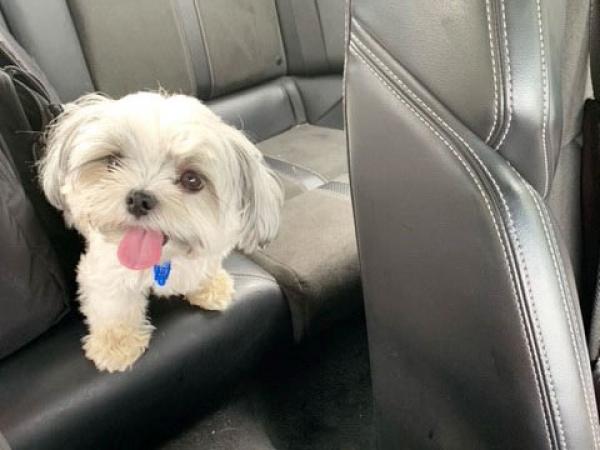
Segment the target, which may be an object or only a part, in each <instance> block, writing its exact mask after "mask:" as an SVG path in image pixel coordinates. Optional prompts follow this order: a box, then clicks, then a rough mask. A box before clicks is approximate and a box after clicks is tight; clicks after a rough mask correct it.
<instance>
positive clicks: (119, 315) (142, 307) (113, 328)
mask: <svg viewBox="0 0 600 450" xmlns="http://www.w3.org/2000/svg"><path fill="white" fill-rule="evenodd" d="M80 275H81V272H80ZM79 278H80V296H79V300H80V302H81V312H82V313H83V314H84V315H85V317H86V322H87V324H88V330H89V334H88V335H87V336H85V337H84V338H83V340H82V342H83V350H84V352H85V356H86V357H87V358H88V359H90V360H92V361H93V362H94V364H96V367H97V368H98V369H99V370H106V371H108V372H122V371H125V370H127V369H129V368H130V367H131V366H132V365H133V363H134V362H135V361H136V360H137V359H138V358H139V357H140V356H141V355H142V354H143V353H144V351H145V350H146V349H147V348H148V343H149V342H150V336H151V335H152V330H153V329H154V327H153V326H152V325H151V324H150V323H149V322H148V319H147V318H146V306H147V303H148V300H147V298H146V296H145V295H144V294H143V293H141V292H139V291H135V290H133V289H127V288H124V287H122V286H120V285H119V284H118V283H113V284H112V285H110V286H107V285H106V283H105V285H104V286H103V289H101V288H100V287H99V286H94V284H95V283H93V281H94V280H89V279H88V280H85V279H83V278H85V277H81V276H80V277H79ZM86 281H87V282H88V283H86ZM90 281H92V283H90Z"/></svg>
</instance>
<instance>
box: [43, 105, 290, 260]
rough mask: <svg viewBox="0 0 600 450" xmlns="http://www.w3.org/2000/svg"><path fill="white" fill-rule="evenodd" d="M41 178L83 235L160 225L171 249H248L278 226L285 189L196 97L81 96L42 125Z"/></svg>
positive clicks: (113, 235)
mask: <svg viewBox="0 0 600 450" xmlns="http://www.w3.org/2000/svg"><path fill="white" fill-rule="evenodd" d="M40 176H41V181H42V186H43V189H44V192H45V193H46V196H47V197H48V199H49V201H50V202H51V203H52V204H53V205H54V206H56V207H57V208H59V209H62V210H63V211H64V213H65V216H66V218H67V221H68V222H70V223H71V224H72V225H74V226H75V227H76V228H77V229H79V230H80V232H81V233H82V234H83V235H84V236H86V237H88V236H89V234H90V233H91V232H99V233H100V234H101V235H102V236H103V237H104V238H105V239H106V240H108V241H110V242H115V243H116V242H119V240H120V239H121V238H122V237H123V235H124V233H126V232H127V230H130V229H132V228H136V229H146V230H152V231H158V232H160V233H162V235H163V237H164V242H165V243H167V242H168V248H169V249H170V252H175V253H190V252H196V251H201V252H206V253H209V254H215V253H218V252H223V251H224V250H226V249H228V248H231V247H233V246H236V245H237V246H238V247H239V248H240V249H242V250H244V251H247V252H252V251H253V250H254V249H256V247H257V246H260V245H263V244H265V243H266V242H268V241H270V240H271V239H272V238H273V237H274V236H275V234H276V232H277V229H278V226H279V210H280V206H281V203H282V191H281V187H280V185H279V183H278V181H277V179H276V178H275V176H274V175H273V173H272V172H271V171H270V170H269V169H268V168H267V167H265V165H264V164H263V161H262V156H261V154H260V152H259V151H258V150H257V149H256V148H255V147H254V145H252V144H251V143H250V142H249V141H248V140H247V139H246V137H244V136H243V134H242V133H240V132H239V131H237V130H235V129H233V128H231V127H230V126H228V125H226V124H225V123H223V122H222V121H221V120H220V119H219V118H218V117H217V116H216V115H215V114H213V113H212V112H211V111H210V110H209V109H208V108H207V107H205V106H204V105H202V104H201V103H200V102H199V101H198V100H196V99H194V98H191V97H187V96H182V95H176V96H164V95H161V94H158V93H137V94H132V95H129V96H126V97H123V98H122V99H120V100H111V99H108V98H105V97H102V96H99V95H87V96H85V97H82V98H81V99H79V100H78V101H76V102H74V103H71V104H68V105H67V106H66V108H65V112H64V113H63V114H61V116H59V117H58V119H57V120H56V122H55V124H54V125H53V126H52V127H51V128H50V130H49V132H48V139H47V148H46V153H45V156H44V158H43V159H42V161H41V163H40Z"/></svg>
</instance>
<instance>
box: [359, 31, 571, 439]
mask: <svg viewBox="0 0 600 450" xmlns="http://www.w3.org/2000/svg"><path fill="white" fill-rule="evenodd" d="M353 37H354V38H356V35H353ZM357 40H358V39H357ZM363 45H364V44H363ZM350 51H351V52H352V53H353V54H354V55H355V56H357V57H358V58H359V59H360V60H361V61H362V62H363V63H364V64H365V65H366V67H367V68H368V69H369V71H371V73H372V74H373V75H374V76H375V77H376V78H377V79H378V80H379V81H380V82H381V83H383V84H384V85H385V86H386V87H387V88H388V90H389V91H390V92H391V93H392V95H394V97H396V98H397V99H398V100H400V102H402V103H403V104H404V105H405V106H406V107H407V108H408V109H410V110H411V111H412V112H413V114H415V115H416V116H417V118H418V119H419V120H420V121H421V122H423V123H424V124H425V125H426V126H427V127H428V128H429V129H430V130H431V131H432V132H433V133H434V134H435V135H436V136H437V137H438V138H439V139H440V140H441V141H442V142H443V143H444V144H445V145H446V147H448V149H450V151H451V152H452V153H453V154H454V155H455V157H457V159H458V160H459V161H460V162H461V164H462V165H463V166H464V167H465V168H466V170H467V171H468V172H469V175H470V176H471V178H472V179H473V181H474V183H475V184H476V185H477V187H478V189H479V192H480V193H481V195H482V197H483V199H484V202H485V203H486V206H487V208H488V211H489V213H490V217H491V218H492V221H493V223H494V226H495V227H496V233H497V235H498V238H499V240H500V243H501V245H502V248H503V252H504V260H505V263H506V265H507V272H508V273H509V276H510V278H511V281H512V283H513V286H512V291H513V299H514V300H515V302H516V304H517V307H518V308H517V309H518V311H519V316H520V322H521V323H520V325H521V331H522V333H523V334H524V335H525V336H527V333H526V331H525V324H524V318H523V311H522V306H521V304H520V303H519V301H518V296H517V293H516V288H515V284H516V282H515V280H514V277H513V274H512V271H511V269H510V264H509V262H508V255H507V251H506V247H505V244H504V242H503V240H502V237H501V235H500V231H499V229H498V225H497V222H496V219H495V217H494V214H493V211H492V209H491V206H490V204H489V200H488V198H487V196H486V195H485V193H484V191H483V190H482V187H481V184H480V183H479V181H478V180H477V179H476V178H475V176H474V174H473V172H472V171H471V169H470V167H469V166H468V165H467V164H466V162H465V161H464V159H463V158H462V156H460V154H459V153H458V152H457V151H456V150H455V149H454V147H452V145H451V144H450V143H449V142H448V141H447V140H446V139H445V138H444V137H443V136H442V135H441V134H439V133H438V132H437V131H436V130H435V129H434V128H433V127H432V126H431V125H430V124H429V122H427V121H426V119H425V118H424V117H423V116H422V115H421V114H419V112H417V111H416V110H415V109H414V108H413V107H412V106H410V105H409V104H408V103H407V102H406V101H405V100H404V99H403V98H402V97H400V96H399V95H398V94H397V93H396V92H395V91H394V88H393V87H392V86H391V85H390V84H389V83H387V82H386V81H385V80H384V79H383V78H381V77H380V76H379V75H378V74H377V73H376V71H375V70H374V69H373V68H372V66H371V63H369V62H368V61H367V60H366V59H364V58H363V57H362V56H361V55H360V54H359V53H358V52H357V51H356V50H355V49H354V48H350ZM367 51H368V50H367ZM373 56H374V55H373ZM375 58H376V59H377V60H378V61H379V62H380V64H382V65H383V70H385V71H386V72H387V73H388V74H390V76H392V78H394V79H395V80H396V82H398V83H399V84H400V85H402V86H403V87H404V89H406V90H407V92H408V94H409V95H410V96H411V97H412V98H413V99H415V100H416V101H417V102H418V103H419V104H420V105H422V106H423V107H424V108H425V109H426V110H427V111H429V112H430V113H431V114H432V115H433V116H434V117H436V118H437V119H438V121H439V122H440V125H442V126H443V127H444V128H445V129H446V130H447V131H449V132H450V133H451V134H452V135H454V136H455V137H456V138H457V139H458V140H459V141H460V142H461V143H462V144H463V145H464V146H465V147H466V148H467V149H468V150H469V152H470V153H471V155H472V156H473V157H474V158H475V159H476V160H477V161H478V163H479V164H480V166H481V167H482V169H483V170H484V171H485V173H486V174H487V176H488V177H489V179H490V180H491V181H492V183H493V184H494V186H495V188H496V191H497V192H498V194H499V196H500V198H501V200H502V203H503V206H504V209H505V211H506V213H507V217H508V221H509V230H510V232H511V235H512V237H513V239H514V241H515V244H516V246H517V249H518V253H519V259H520V262H521V266H522V267H523V269H524V274H525V281H526V284H527V288H528V294H529V299H530V304H531V306H532V312H533V319H534V328H535V334H536V336H537V340H538V342H539V344H540V349H541V351H542V355H541V356H542V369H543V371H544V374H545V376H546V379H547V382H548V387H549V388H550V392H549V393H550V401H551V405H552V408H553V409H554V414H555V417H556V422H557V427H558V431H559V439H560V442H561V444H562V446H563V447H565V448H566V442H565V437H564V430H563V428H562V421H561V416H560V410H559V408H558V403H557V401H556V392H555V389H554V383H553V381H552V375H551V373H550V371H549V369H548V358H547V356H546V349H545V345H544V342H543V339H542V336H541V332H540V326H539V321H538V318H537V312H536V310H535V304H534V303H533V302H532V300H533V296H532V292H531V286H530V282H529V275H528V272H527V268H526V266H525V264H524V258H523V252H522V248H521V245H520V241H519V239H518V236H517V235H516V229H515V227H514V222H513V220H512V215H511V213H510V209H509V208H508V205H507V203H506V199H505V198H504V196H503V194H502V192H501V190H500V188H499V186H498V184H497V182H496V180H495V179H494V177H493V176H492V175H491V173H490V172H489V170H488V169H487V167H486V166H485V165H484V164H483V162H482V161H481V160H480V159H479V157H478V156H477V154H476V153H475V152H474V151H473V149H472V148H471V147H470V146H469V144H468V143H467V142H466V141H465V140H464V139H463V138H462V137H461V136H460V135H458V133H456V131H454V129H452V128H451V127H450V126H449V125H448V124H447V123H446V122H445V121H444V120H443V119H441V118H440V117H439V116H438V115H437V114H436V113H435V112H433V111H432V110H431V108H429V107H428V106H427V105H426V104H425V103H424V102H423V100H421V99H420V98H419V97H418V96H417V95H416V94H415V93H414V92H412V91H411V90H410V89H409V88H408V87H407V86H406V85H405V84H404V83H403V82H402V81H401V80H400V79H399V78H398V77H396V76H395V75H394V74H393V72H391V70H390V69H389V68H387V66H385V65H384V64H383V63H382V62H381V60H379V59H378V58H377V57H375ZM526 341H527V347H528V353H529V358H530V361H531V363H532V368H533V374H534V377H535V378H536V382H537V383H538V385H539V383H540V380H539V379H538V376H537V373H536V371H535V364H534V360H533V355H532V350H534V351H535V349H532V348H531V344H530V343H529V340H528V339H526ZM537 395H538V399H539V401H540V405H541V408H542V411H543V417H544V423H545V425H546V437H547V439H548V443H549V446H550V447H552V444H551V439H550V434H549V424H548V420H547V417H546V414H545V408H544V405H543V401H542V397H541V393H540V391H539V389H538V391H537Z"/></svg>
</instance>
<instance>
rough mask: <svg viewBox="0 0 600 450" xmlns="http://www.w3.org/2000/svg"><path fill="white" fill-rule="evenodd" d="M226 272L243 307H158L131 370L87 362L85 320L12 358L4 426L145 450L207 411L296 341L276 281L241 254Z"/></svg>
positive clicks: (30, 435)
mask: <svg viewBox="0 0 600 450" xmlns="http://www.w3.org/2000/svg"><path fill="white" fill-rule="evenodd" d="M226 268H227V269H228V270H229V271H230V273H232V274H233V275H234V279H235V288H236V299H237V302H236V303H234V304H233V306H232V307H231V308H230V309H229V310H227V312H225V313H223V314H220V313H212V312H205V311H201V310H199V309H197V308H194V307H192V306H189V305H187V304H186V303H184V302H183V301H181V300H176V299H173V300H166V299H154V300H153V301H152V302H151V308H150V315H151V317H152V323H153V324H154V325H155V326H156V330H155V331H154V335H153V337H152V341H151V345H150V348H149V350H148V351H147V352H146V354H145V355H144V356H143V357H142V358H141V359H140V360H139V361H138V363H136V365H135V366H134V368H133V369H132V370H131V371H129V372H126V373H124V374H107V373H104V372H98V371H97V370H96V369H95V368H94V366H93V364H92V363H91V362H90V361H88V360H87V359H85V357H84V356H83V353H82V351H81V344H80V342H79V341H80V338H81V337H82V336H83V334H84V332H85V329H84V326H83V323H82V320H81V318H80V317H79V316H78V315H75V314H71V315H70V317H69V318H67V319H65V320H64V323H62V324H61V326H60V327H58V328H55V329H54V330H51V331H50V332H49V333H47V334H46V335H44V336H42V337H41V338H40V339H38V340H37V341H35V342H34V343H32V344H30V345H29V346H28V347H26V348H24V349H23V350H22V351H20V352H18V353H17V354H15V355H14V356H13V357H11V358H9V359H7V360H5V361H3V362H2V364H0V405H3V406H2V408H0V430H2V433H3V434H4V435H5V437H6V439H7V440H8V442H9V444H10V445H11V447H12V448H13V449H15V450H26V449H40V448H43V449H61V450H64V449H70V448H73V449H82V448H85V449H94V448H98V449H106V448H140V446H141V444H142V443H144V441H145V440H149V439H151V438H152V437H153V434H155V433H159V432H161V431H162V432H164V431H165V430H168V429H169V428H170V427H173V426H174V425H175V424H177V422H178V421H180V420H181V419H182V418H184V417H186V416H189V415H190V414H191V412H192V411H193V410H194V409H198V408H201V407H203V406H204V405H206V404H207V403H208V402H209V401H210V400H211V399H213V398H214V396H215V394H217V393H218V392H220V391H221V390H222V389H224V388H226V387H227V386H228V385H229V384H231V382H232V381H234V380H236V379H237V378H239V377H240V376H241V375H242V374H244V373H246V372H247V371H248V370H249V369H250V368H251V367H252V366H253V365H254V363H256V362H257V361H258V360H259V359H260V358H261V357H263V356H264V354H265V353H266V352H267V351H268V350H269V348H271V347H272V346H273V344H274V343H279V344H282V345H285V344H288V343H289V342H290V341H291V334H290V329H291V328H290V321H289V320H290V319H289V312H288V308H287V305H286V303H285V301H284V299H283V297H282V296H281V292H280V290H279V287H278V286H277V284H276V283H275V281H274V280H273V278H272V277H271V276H270V275H269V274H267V273H266V272H265V271H264V270H262V269H260V268H259V267H258V266H256V265H255V264H253V263H252V262H250V261H249V260H248V259H246V258H245V257H243V256H241V255H236V254H234V255H232V257H230V258H229V260H228V261H227V264H226ZM257 318H260V320H257ZM9 405H10V406H9ZM123 424H126V426H123ZM148 424H157V425H158V429H157V430H155V431H153V430H152V429H149V428H148Z"/></svg>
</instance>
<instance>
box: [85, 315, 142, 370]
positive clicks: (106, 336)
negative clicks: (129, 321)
mask: <svg viewBox="0 0 600 450" xmlns="http://www.w3.org/2000/svg"><path fill="white" fill-rule="evenodd" d="M152 329H153V328H152V326H150V325H146V326H144V327H132V326H127V325H119V326H114V327H110V328H104V329H101V330H94V331H93V332H91V333H90V334H88V335H87V336H85V337H84V338H83V350H84V351H85V356H86V357H87V358H88V359H90V360H92V361H93V362H94V364H96V367H97V368H98V370H106V371H107V372H110V373H112V372H124V371H125V370H127V369H129V368H131V366H132V365H133V363H134V362H135V361H137V359H138V358H139V357H140V356H142V354H143V353H144V352H145V351H146V349H147V348H148V343H149V342H150V336H151V335H152Z"/></svg>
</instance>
